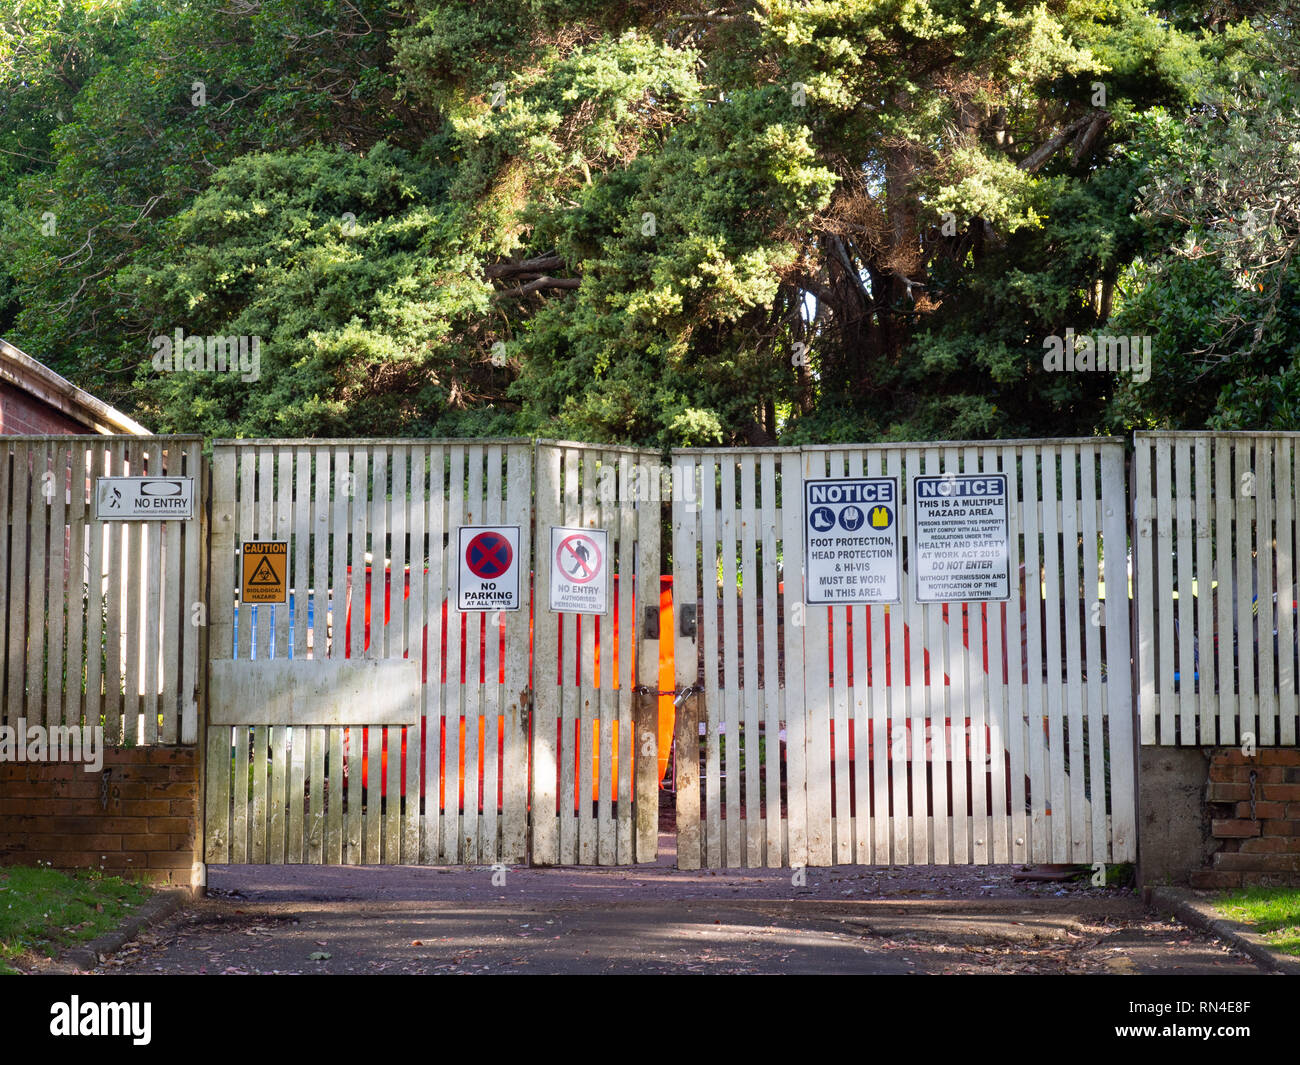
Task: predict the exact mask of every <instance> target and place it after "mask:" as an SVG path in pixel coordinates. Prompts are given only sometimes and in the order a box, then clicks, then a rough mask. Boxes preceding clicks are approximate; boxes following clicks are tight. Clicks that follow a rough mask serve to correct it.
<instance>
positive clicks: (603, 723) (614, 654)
mask: <svg viewBox="0 0 1300 1065" xmlns="http://www.w3.org/2000/svg"><path fill="white" fill-rule="evenodd" d="M631 467H632V456H631V455H628V454H626V453H623V454H621V455H620V454H618V453H609V454H605V455H604V456H603V463H602V466H601V481H600V486H599V487H600V491H599V492H598V493H597V494H598V497H599V504H600V524H601V525H602V526H603V527H604V528H606V529H608V530H609V550H610V555H611V556H612V555H614V550H615V546H616V545H617V548H618V574H619V581H618V584H617V586H615V585H614V582H613V580H612V579H611V580H610V581H609V589H610V594H609V598H610V600H611V602H612V603H613V605H611V606H610V607H609V608H608V609H609V612H608V613H607V614H606V615H605V616H604V617H603V618H601V619H600V688H599V690H598V692H597V698H598V700H599V703H598V705H599V707H600V724H599V729H598V732H597V737H596V738H597V740H598V743H597V744H596V747H597V754H596V759H597V761H598V762H599V764H600V779H599V781H598V782H597V785H596V792H597V794H598V796H599V799H598V803H597V814H596V822H597V825H598V828H597V847H596V860H597V862H598V863H599V864H601V865H617V864H618V835H619V833H618V826H617V824H616V823H615V820H614V812H615V810H616V809H617V807H616V806H615V805H614V798H615V796H614V783H615V780H617V781H618V783H619V785H620V786H621V785H623V784H625V783H626V782H627V781H626V777H623V776H619V775H618V774H616V773H615V771H614V769H615V766H614V732H615V730H616V729H617V730H618V732H619V740H620V741H621V742H620V744H619V747H620V753H621V748H622V747H623V746H625V745H626V744H627V743H628V742H635V741H634V740H633V739H632V737H630V736H629V735H628V733H627V731H626V730H625V729H623V728H622V726H621V722H620V721H619V717H620V713H619V710H620V707H619V703H620V702H621V700H622V692H621V690H620V689H621V687H622V686H623V685H624V684H625V683H626V682H625V681H624V679H623V674H624V671H625V670H626V671H628V672H630V671H631V669H632V662H631V647H630V644H629V641H628V639H627V637H629V636H630V635H631V633H632V630H633V629H634V628H635V627H636V622H637V618H636V617H635V612H636V606H635V602H636V600H635V594H636V585H635V580H634V577H633V570H634V569H635V563H634V562H633V557H634V555H633V546H634V543H633V538H634V537H635V535H636V534H635V532H632V530H630V529H629V530H628V532H629V533H630V534H631V537H632V538H629V537H628V536H627V535H626V534H625V532H624V518H625V517H626V518H627V524H628V525H631V524H632V522H633V521H634V520H635V514H634V512H631V507H630V505H629V504H630V500H626V501H625V497H624V495H623V493H622V492H621V491H619V489H621V488H626V487H627V485H628V480H629V478H630V476H631ZM610 471H617V472H616V473H613V474H611V472H610ZM605 565H606V567H607V569H608V570H609V571H610V574H611V577H612V574H613V571H614V558H612V557H611V558H610V559H609V561H607V562H606V564H605ZM615 618H617V619H618V622H619V624H618V627H617V630H616V629H615V626H614V619H615ZM624 630H626V631H624ZM625 644H626V645H628V646H627V648H626V650H625V649H624V645H625ZM616 671H617V683H616V678H615V673H616Z"/></svg>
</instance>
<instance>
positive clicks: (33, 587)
mask: <svg viewBox="0 0 1300 1065" xmlns="http://www.w3.org/2000/svg"><path fill="white" fill-rule="evenodd" d="M50 451H51V444H50V441H48V440H42V441H40V442H39V443H36V444H34V445H33V447H32V449H31V454H32V471H31V509H30V510H29V511H28V515H29V521H28V528H29V532H28V552H29V554H28V563H27V603H26V607H27V675H26V677H25V678H24V680H25V683H26V687H27V722H28V724H29V725H39V724H42V723H43V722H44V721H45V690H44V684H43V683H42V680H43V678H44V677H45V650H46V645H47V641H48V639H49V631H48V624H47V620H48V619H47V614H46V603H47V602H48V598H47V597H48V594H49V559H50V547H49V540H50V530H49V524H50V516H49V510H50V507H49V502H48V500H49V498H50V497H49V493H50V491H51V490H52V489H53V482H52V481H51V480H50V478H49V477H47V476H46V475H47V474H49V473H50ZM130 572H131V573H132V574H133V575H134V576H135V578H136V579H137V580H138V579H139V570H138V568H136V567H132V568H131V571H130ZM134 613H135V612H134V611H133V614H134ZM129 693H130V689H129V688H128V694H129Z"/></svg>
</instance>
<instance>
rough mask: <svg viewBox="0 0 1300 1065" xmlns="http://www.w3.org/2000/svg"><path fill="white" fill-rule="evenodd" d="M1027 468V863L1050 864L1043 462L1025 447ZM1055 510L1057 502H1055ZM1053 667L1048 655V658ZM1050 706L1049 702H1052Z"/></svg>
mask: <svg viewBox="0 0 1300 1065" xmlns="http://www.w3.org/2000/svg"><path fill="white" fill-rule="evenodd" d="M1021 455H1022V460H1023V461H1024V463H1025V468H1024V476H1023V492H1024V496H1023V500H1024V501H1023V504H1022V508H1021V513H1022V515H1023V517H1024V529H1025V540H1024V543H1025V576H1024V586H1025V648H1026V650H1025V659H1026V669H1027V673H1028V678H1029V679H1028V682H1027V688H1028V691H1027V695H1028V697H1027V699H1026V700H1025V701H1026V704H1027V709H1028V717H1027V720H1026V731H1027V738H1028V740H1029V757H1028V770H1029V795H1028V797H1027V801H1028V802H1029V803H1030V809H1031V817H1030V820H1029V854H1028V857H1029V860H1030V861H1034V862H1046V861H1049V860H1050V857H1049V855H1050V854H1051V840H1050V838H1049V836H1048V825H1047V813H1046V811H1047V799H1048V795H1049V786H1048V779H1047V763H1046V754H1045V751H1044V743H1043V740H1044V736H1043V731H1044V730H1043V719H1044V710H1045V708H1044V706H1043V688H1044V685H1043V677H1044V665H1043V654H1044V651H1043V637H1042V631H1043V630H1042V628H1041V627H1040V626H1041V625H1042V623H1043V598H1042V596H1043V593H1042V587H1043V585H1042V561H1041V559H1042V554H1041V551H1040V546H1039V529H1040V519H1041V513H1040V509H1039V499H1038V495H1039V489H1038V486H1039V475H1040V464H1041V465H1046V463H1045V462H1042V461H1041V460H1040V456H1039V454H1038V452H1037V450H1035V449H1030V448H1026V449H1025V450H1024V451H1023V452H1022V453H1021ZM1054 494H1055V493H1053V495H1054ZM1053 509H1055V508H1054V501H1053ZM1049 662H1050V656H1049ZM1049 705H1050V703H1049Z"/></svg>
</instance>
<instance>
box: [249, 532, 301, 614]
mask: <svg viewBox="0 0 1300 1065" xmlns="http://www.w3.org/2000/svg"><path fill="white" fill-rule="evenodd" d="M242 569H243V574H244V580H243V590H242V591H241V593H240V601H241V602H244V603H284V602H287V601H288V593H287V591H286V585H285V573H287V572H288V569H289V542H288V541H287V540H245V541H244V550H243V566H242Z"/></svg>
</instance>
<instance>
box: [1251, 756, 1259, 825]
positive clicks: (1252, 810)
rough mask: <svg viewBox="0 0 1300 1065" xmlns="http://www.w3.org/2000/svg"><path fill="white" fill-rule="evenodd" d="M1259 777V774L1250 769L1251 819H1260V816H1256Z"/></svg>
mask: <svg viewBox="0 0 1300 1065" xmlns="http://www.w3.org/2000/svg"><path fill="white" fill-rule="evenodd" d="M1258 779H1259V774H1258V773H1256V772H1255V770H1253V769H1252V770H1251V771H1250V819H1251V820H1252V821H1258V820H1259V818H1258V817H1256V816H1255V781H1256V780H1258Z"/></svg>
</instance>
